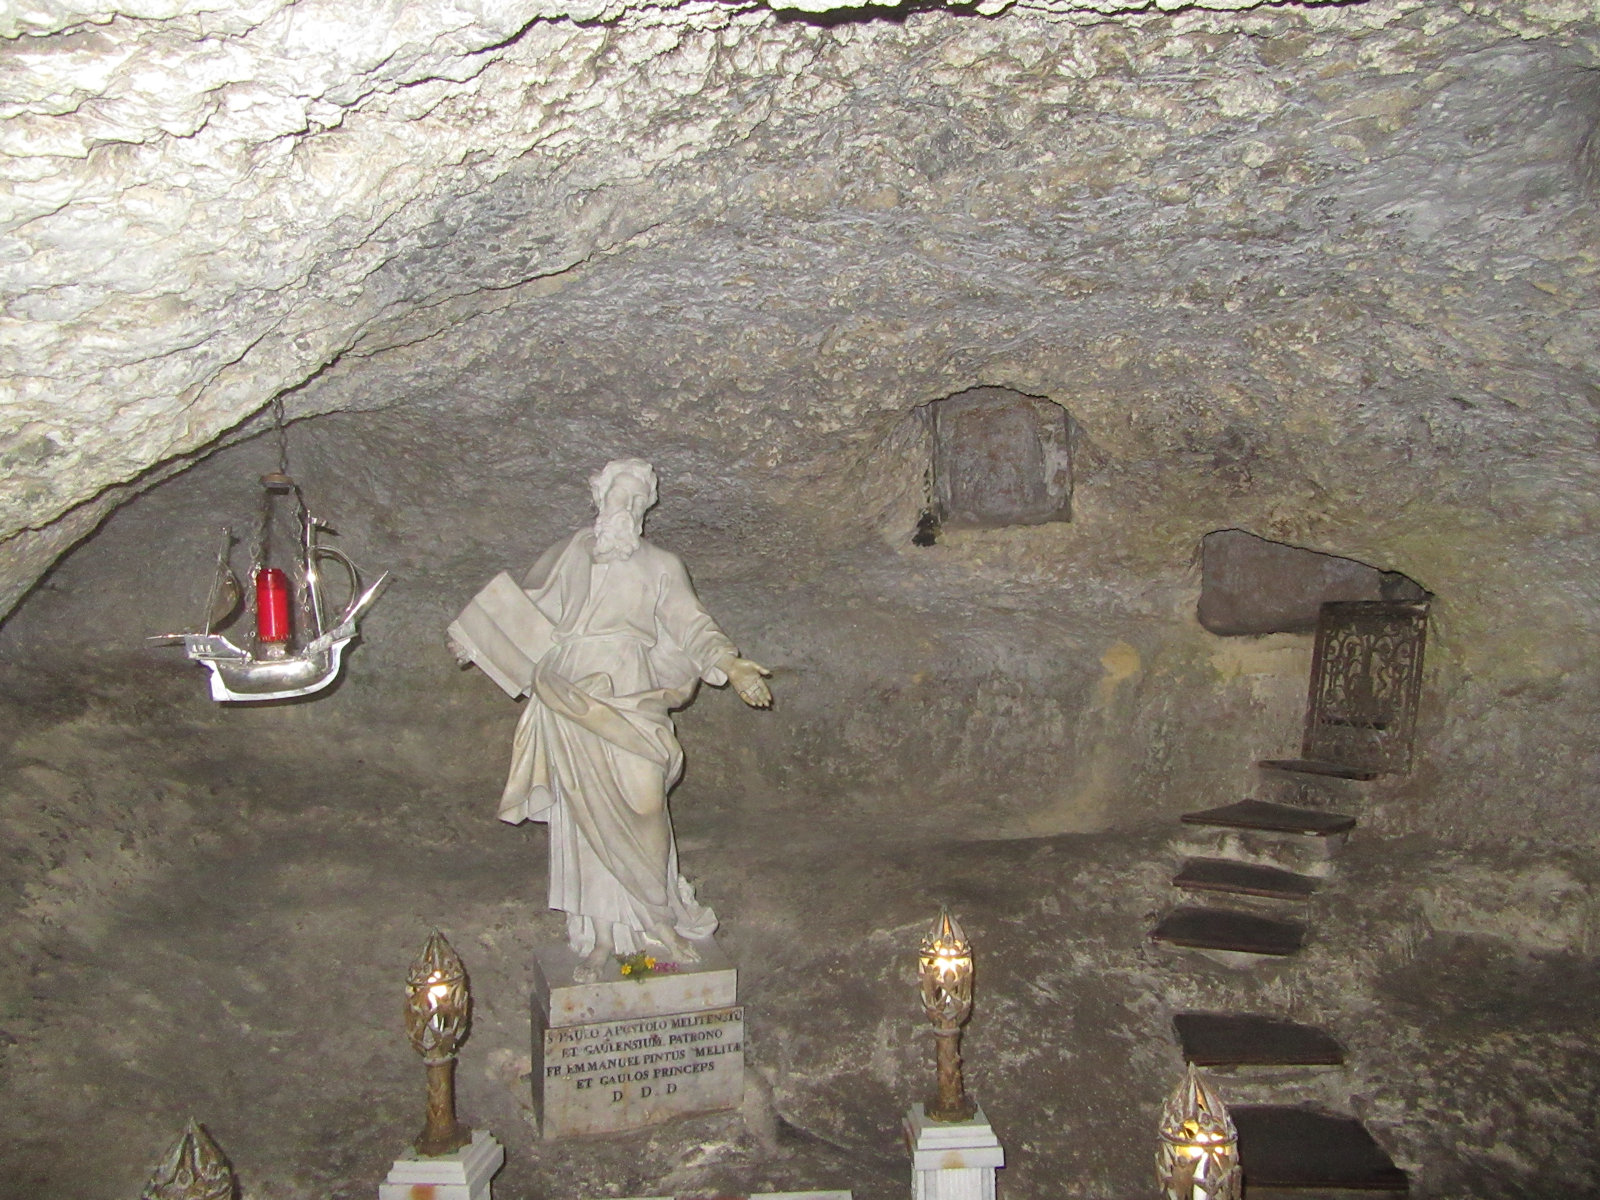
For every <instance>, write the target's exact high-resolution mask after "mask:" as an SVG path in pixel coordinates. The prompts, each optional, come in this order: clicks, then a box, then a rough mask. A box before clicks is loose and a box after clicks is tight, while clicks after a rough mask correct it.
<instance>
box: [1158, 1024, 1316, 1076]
mask: <svg viewBox="0 0 1600 1200" xmlns="http://www.w3.org/2000/svg"><path fill="white" fill-rule="evenodd" d="M1172 1028H1173V1030H1174V1032H1176V1034H1177V1035H1178V1045H1179V1047H1180V1048H1181V1049H1182V1050H1183V1057H1184V1059H1185V1060H1186V1061H1188V1062H1192V1063H1194V1065H1195V1066H1197V1067H1301V1066H1311V1067H1337V1066H1343V1065H1344V1047H1343V1046H1341V1045H1339V1043H1338V1042H1337V1041H1336V1040H1334V1038H1333V1036H1332V1035H1331V1034H1329V1033H1327V1032H1325V1031H1324V1030H1321V1029H1318V1028H1316V1027H1315V1026H1314V1025H1302V1024H1300V1023H1299V1022H1298V1021H1286V1020H1284V1019H1283V1018H1281V1017H1268V1016H1261V1015H1259V1014H1255V1013H1214V1012H1181V1013H1175V1014H1174V1015H1173V1018H1172Z"/></svg>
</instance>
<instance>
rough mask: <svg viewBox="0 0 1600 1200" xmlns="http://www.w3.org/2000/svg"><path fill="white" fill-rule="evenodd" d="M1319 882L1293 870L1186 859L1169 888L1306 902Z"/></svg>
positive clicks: (1224, 859) (1224, 860) (1209, 859)
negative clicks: (1171, 886)
mask: <svg viewBox="0 0 1600 1200" xmlns="http://www.w3.org/2000/svg"><path fill="white" fill-rule="evenodd" d="M1319 883H1321V880H1319V879H1317V878H1315V877H1314V876H1311V875H1301V874H1300V873H1298V872H1296V871H1285V870H1283V869H1281V868H1279V867H1268V866H1262V865H1260V864H1257V863H1246V862H1236V861H1234V860H1232V859H1227V858H1191V859H1187V860H1185V862H1184V864H1183V866H1182V867H1181V868H1179V870H1178V873H1177V874H1176V875H1174V876H1173V877H1172V885H1173V886H1174V887H1178V888H1182V889H1184V890H1185V891H1189V892H1220V893H1223V894H1227V895H1236V896H1259V897H1262V898H1263V899H1268V900H1307V899H1310V897H1311V893H1312V892H1314V891H1316V890H1317V885H1318V884H1319Z"/></svg>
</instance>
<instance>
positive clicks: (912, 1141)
mask: <svg viewBox="0 0 1600 1200" xmlns="http://www.w3.org/2000/svg"><path fill="white" fill-rule="evenodd" d="M905 1131H906V1145H907V1146H909V1147H910V1149H911V1195H912V1200H994V1173H995V1172H996V1171H997V1170H999V1169H1000V1168H1001V1167H1003V1166H1005V1165H1006V1152H1005V1151H1004V1150H1003V1149H1001V1147H1000V1139H998V1138H997V1137H995V1135H994V1130H993V1129H992V1128H990V1126H989V1119H988V1118H987V1117H985V1116H984V1115H983V1109H981V1108H980V1109H978V1111H977V1112H976V1113H975V1114H974V1115H973V1117H972V1119H971V1120H970V1121H931V1120H929V1119H928V1116H927V1114H926V1113H925V1112H924V1111H923V1108H922V1105H920V1104H913V1105H912V1106H911V1111H910V1112H908V1113H907V1114H906V1120H905Z"/></svg>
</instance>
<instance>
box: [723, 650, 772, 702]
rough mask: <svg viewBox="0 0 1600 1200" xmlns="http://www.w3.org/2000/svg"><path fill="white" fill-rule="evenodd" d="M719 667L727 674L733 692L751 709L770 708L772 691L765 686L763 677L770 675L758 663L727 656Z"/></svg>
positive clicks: (765, 682) (769, 672)
mask: <svg viewBox="0 0 1600 1200" xmlns="http://www.w3.org/2000/svg"><path fill="white" fill-rule="evenodd" d="M720 665H721V667H722V669H723V670H724V671H726V672H727V675H728V682H729V683H731V684H733V690H734V691H736V692H738V693H739V699H741V700H743V701H744V702H745V703H746V704H748V705H749V706H750V707H751V708H771V707H772V689H771V688H769V687H768V686H767V681H766V680H765V679H763V678H762V676H763V675H771V674H772V672H771V671H769V670H767V669H766V668H765V667H763V666H762V665H761V664H760V663H758V662H751V661H750V660H749V659H748V658H735V657H734V656H733V655H731V654H730V655H729V656H728V657H727V658H725V659H723V660H722V662H721V664H720Z"/></svg>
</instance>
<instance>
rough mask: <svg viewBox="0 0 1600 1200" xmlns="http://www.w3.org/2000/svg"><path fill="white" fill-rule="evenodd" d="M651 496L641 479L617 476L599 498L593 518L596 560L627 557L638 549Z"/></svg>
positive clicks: (607, 560) (613, 559)
mask: <svg viewBox="0 0 1600 1200" xmlns="http://www.w3.org/2000/svg"><path fill="white" fill-rule="evenodd" d="M648 504H649V496H648V494H647V493H646V491H645V488H644V486H643V485H642V484H641V483H639V481H638V480H635V479H629V478H627V477H626V476H618V477H617V478H616V480H614V481H613V482H612V484H611V486H610V487H609V488H607V489H606V494H605V496H604V497H603V498H602V499H601V501H600V512H599V513H598V514H597V515H596V517H595V519H594V557H595V561H596V562H613V561H615V560H616V559H621V558H627V557H629V556H630V555H632V554H633V552H634V551H635V550H637V549H638V548H639V541H640V537H641V535H642V534H643V532H644V510H645V507H646V505H648Z"/></svg>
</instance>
